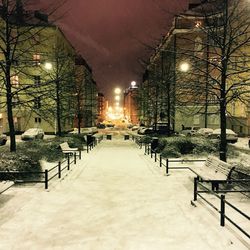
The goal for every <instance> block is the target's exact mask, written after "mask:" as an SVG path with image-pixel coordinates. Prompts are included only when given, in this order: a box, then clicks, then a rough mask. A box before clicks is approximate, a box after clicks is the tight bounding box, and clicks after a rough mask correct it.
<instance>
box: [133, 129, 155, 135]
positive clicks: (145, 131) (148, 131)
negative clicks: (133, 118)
mask: <svg viewBox="0 0 250 250" xmlns="http://www.w3.org/2000/svg"><path fill="white" fill-rule="evenodd" d="M137 133H138V134H139V135H149V134H153V133H154V129H153V128H146V127H141V128H139V129H138V131H137Z"/></svg>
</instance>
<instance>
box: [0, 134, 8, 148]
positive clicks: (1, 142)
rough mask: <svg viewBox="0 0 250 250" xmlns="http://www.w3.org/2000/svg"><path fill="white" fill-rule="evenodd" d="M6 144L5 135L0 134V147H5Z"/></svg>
mask: <svg viewBox="0 0 250 250" xmlns="http://www.w3.org/2000/svg"><path fill="white" fill-rule="evenodd" d="M6 142H7V135H5V134H0V145H1V146H2V145H5V144H6Z"/></svg>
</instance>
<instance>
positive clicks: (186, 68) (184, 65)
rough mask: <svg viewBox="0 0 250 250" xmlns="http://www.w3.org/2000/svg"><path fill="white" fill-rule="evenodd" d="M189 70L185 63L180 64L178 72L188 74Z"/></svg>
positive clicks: (187, 64)
mask: <svg viewBox="0 0 250 250" xmlns="http://www.w3.org/2000/svg"><path fill="white" fill-rule="evenodd" d="M189 69H190V65H189V63H187V62H182V63H181V64H180V71H182V72H188V71H189Z"/></svg>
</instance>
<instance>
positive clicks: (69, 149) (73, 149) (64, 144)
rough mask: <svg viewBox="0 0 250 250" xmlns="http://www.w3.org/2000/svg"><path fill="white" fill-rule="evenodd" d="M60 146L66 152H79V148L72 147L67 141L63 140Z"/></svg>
mask: <svg viewBox="0 0 250 250" xmlns="http://www.w3.org/2000/svg"><path fill="white" fill-rule="evenodd" d="M60 148H61V150H62V152H63V153H65V154H72V153H73V152H79V149H78V148H71V147H69V144H68V143H67V142H63V143H61V144H60Z"/></svg>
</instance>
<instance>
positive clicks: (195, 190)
mask: <svg viewBox="0 0 250 250" xmlns="http://www.w3.org/2000/svg"><path fill="white" fill-rule="evenodd" d="M197 184H198V177H194V201H197Z"/></svg>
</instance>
